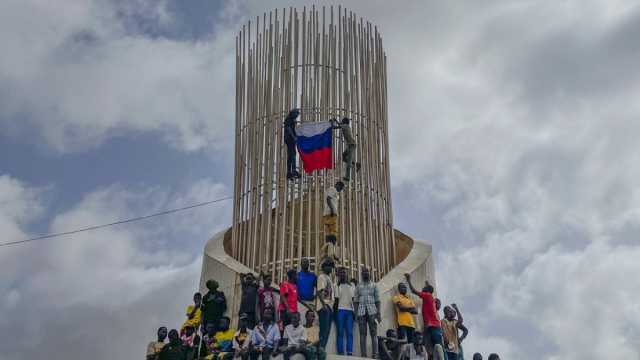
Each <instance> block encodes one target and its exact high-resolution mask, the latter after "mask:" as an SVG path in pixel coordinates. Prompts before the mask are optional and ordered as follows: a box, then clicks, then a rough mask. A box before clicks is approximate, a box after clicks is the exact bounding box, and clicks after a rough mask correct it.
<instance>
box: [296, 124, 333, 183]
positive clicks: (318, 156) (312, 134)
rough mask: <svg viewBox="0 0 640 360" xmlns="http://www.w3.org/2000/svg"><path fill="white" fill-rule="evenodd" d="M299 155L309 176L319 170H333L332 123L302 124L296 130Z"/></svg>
mask: <svg viewBox="0 0 640 360" xmlns="http://www.w3.org/2000/svg"><path fill="white" fill-rule="evenodd" d="M296 136H297V137H298V141H297V145H298V153H300V159H302V163H303V167H304V172H306V173H307V174H309V173H311V172H313V171H314V170H319V169H333V161H332V156H331V154H332V152H331V145H332V143H333V141H332V140H333V133H332V129H331V122H329V121H321V122H309V123H301V124H299V125H298V127H297V128H296Z"/></svg>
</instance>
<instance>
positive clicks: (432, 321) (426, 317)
mask: <svg viewBox="0 0 640 360" xmlns="http://www.w3.org/2000/svg"><path fill="white" fill-rule="evenodd" d="M404 276H405V277H406V278H407V284H409V288H410V289H411V292H413V293H414V294H415V295H417V296H419V297H420V298H421V299H422V320H423V323H424V340H425V344H426V345H427V347H428V349H429V350H430V351H431V349H433V351H435V352H437V353H438V354H440V358H444V354H441V352H443V351H444V340H443V335H442V327H441V325H440V317H439V316H438V310H437V309H436V299H435V298H434V297H433V291H434V289H433V286H431V284H430V283H429V282H428V281H425V285H424V288H423V289H422V291H417V290H416V289H415V288H414V287H413V284H412V283H411V275H409V274H404ZM437 346H439V348H436V347H437Z"/></svg>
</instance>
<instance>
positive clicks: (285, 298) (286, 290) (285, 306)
mask: <svg viewBox="0 0 640 360" xmlns="http://www.w3.org/2000/svg"><path fill="white" fill-rule="evenodd" d="M297 278H298V272H297V271H296V270H295V269H289V271H287V280H285V281H283V282H282V283H280V305H279V307H278V311H279V312H280V321H282V323H283V324H284V326H287V325H289V323H290V321H291V320H290V319H289V317H290V315H291V314H292V313H297V312H298V287H297V286H296V283H297Z"/></svg>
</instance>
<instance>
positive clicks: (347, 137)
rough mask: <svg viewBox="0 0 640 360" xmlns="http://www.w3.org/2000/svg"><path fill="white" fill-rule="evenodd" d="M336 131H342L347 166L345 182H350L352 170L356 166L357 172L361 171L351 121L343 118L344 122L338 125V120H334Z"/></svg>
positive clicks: (344, 159)
mask: <svg viewBox="0 0 640 360" xmlns="http://www.w3.org/2000/svg"><path fill="white" fill-rule="evenodd" d="M331 122H332V123H333V128H334V129H340V131H341V132H342V140H343V141H344V151H343V152H342V161H343V162H344V165H345V171H344V178H343V180H344V181H345V182H349V181H350V180H351V173H352V169H353V167H354V166H355V167H356V171H359V170H360V163H356V162H355V156H356V139H355V138H354V137H353V132H351V126H350V125H349V124H350V123H351V119H349V118H346V117H345V118H342V121H340V123H338V121H337V120H336V119H332V120H331Z"/></svg>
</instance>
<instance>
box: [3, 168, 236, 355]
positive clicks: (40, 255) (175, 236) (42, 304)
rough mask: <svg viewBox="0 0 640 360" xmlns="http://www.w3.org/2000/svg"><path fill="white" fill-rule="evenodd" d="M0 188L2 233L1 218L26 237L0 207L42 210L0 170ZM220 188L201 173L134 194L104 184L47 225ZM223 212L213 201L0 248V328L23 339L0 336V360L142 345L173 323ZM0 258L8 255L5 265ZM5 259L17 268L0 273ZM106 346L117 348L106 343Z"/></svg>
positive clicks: (162, 204)
mask: <svg viewBox="0 0 640 360" xmlns="http://www.w3.org/2000/svg"><path fill="white" fill-rule="evenodd" d="M7 184H9V185H10V186H8V185H7ZM0 189H2V190H0V199H3V200H6V199H9V201H2V202H0V218H2V219H5V221H0V230H2V232H3V233H4V230H5V224H10V225H11V226H12V227H14V228H17V229H18V230H19V231H20V233H21V234H20V235H19V237H20V238H25V237H27V234H28V232H27V231H26V230H25V229H27V225H28V224H24V223H18V220H17V218H15V217H14V218H8V217H7V216H6V215H4V214H7V213H10V212H11V211H12V209H14V208H16V209H24V208H40V207H42V204H41V203H42V200H41V199H40V198H38V197H37V196H36V197H34V196H32V195H31V194H33V193H37V191H36V190H34V189H31V188H29V186H27V185H25V184H23V183H21V182H20V181H18V180H16V179H13V178H11V177H9V176H3V177H1V178H0ZM8 189H9V190H8ZM226 191H227V190H226V188H225V187H224V186H222V185H220V184H217V183H214V182H211V181H209V180H206V179H203V180H200V181H197V182H195V183H193V184H190V185H189V186H188V187H185V188H183V189H180V190H178V191H167V190H166V189H160V188H155V189H149V190H146V191H138V190H137V189H131V190H129V189H126V188H123V187H122V186H119V185H114V186H110V187H107V188H104V189H98V190H96V191H94V192H92V193H89V194H86V195H85V196H84V197H83V198H82V200H81V201H80V202H79V203H77V204H76V205H74V206H73V208H71V209H69V210H67V211H65V212H63V213H61V214H59V215H56V216H55V217H54V218H53V219H52V220H51V223H50V224H51V225H50V231H52V232H61V231H68V230H72V229H76V228H80V227H85V226H87V225H95V224H103V223H107V222H111V221H114V220H119V219H124V218H128V217H132V216H136V215H140V214H148V213H152V212H156V211H158V210H160V209H166V208H169V207H176V206H184V205H189V204H191V203H193V202H201V201H206V200H211V199H215V198H219V197H220V195H221V193H225V192H226ZM216 208H217V209H216ZM229 211H230V204H225V203H220V204H215V205H211V206H209V207H208V208H200V209H193V210H189V211H188V212H184V213H178V214H174V215H172V216H166V217H163V218H156V219H150V220H146V221H142V222H137V223H130V224H126V225H120V226H114V227H109V228H103V229H100V230H95V231H90V232H84V233H79V234H75V235H72V236H67V237H64V238H57V239H49V240H46V241H41V242H34V243H28V244H25V245H23V246H16V247H8V248H2V249H1V250H2V252H1V253H0V256H2V257H3V258H2V260H3V261H2V263H3V279H5V275H7V277H6V279H5V280H7V281H6V282H5V281H3V282H2V287H1V288H0V290H1V291H0V307H1V309H2V313H3V314H5V316H3V318H2V320H0V331H2V332H3V333H13V334H15V337H16V338H25V339H29V341H28V342H21V341H17V342H16V341H14V340H13V338H12V339H11V340H8V342H5V343H3V345H2V348H3V359H5V358H7V359H22V358H26V357H32V356H37V354H39V353H41V351H42V349H43V348H56V346H63V345H64V346H63V347H64V350H60V351H56V352H52V353H49V354H48V356H49V357H50V358H53V359H73V358H82V357H83V356H84V354H85V353H88V352H91V351H93V349H96V351H98V352H97V353H95V354H94V355H93V357H94V358H97V359H113V358H128V357H130V356H131V354H132V353H135V349H138V348H139V349H143V348H144V344H145V342H146V341H150V340H151V339H152V337H153V335H154V333H155V329H157V327H158V326H160V325H166V326H169V327H178V326H179V325H180V324H181V321H182V320H183V319H182V317H183V315H182V311H183V307H184V306H186V305H187V304H188V303H189V302H190V301H191V296H192V294H193V292H195V291H196V290H197V286H198V281H199V273H200V264H201V259H200V256H199V254H200V252H201V249H202V247H203V244H204V243H205V242H206V240H207V239H208V238H209V236H211V235H212V234H213V233H214V232H215V231H216V229H219V228H221V226H224V225H226V224H225V220H226V218H225V217H222V216H218V215H219V214H224V213H228V212H229ZM185 218H189V219H190V220H185ZM194 224H195V225H197V226H194ZM158 243H160V244H162V245H161V246H158V245H157V244H158ZM9 258H15V259H16V260H14V261H13V262H7V260H9ZM14 266H15V267H16V268H17V269H19V271H15V272H12V273H11V274H9V273H8V271H6V270H4V269H5V267H6V268H7V270H13V269H14ZM81 328H82V329H83V330H80V329H81ZM52 333H55V335H54V336H52ZM100 338H102V339H108V343H109V344H111V346H110V347H109V346H102V345H96V342H99V339H100ZM114 343H117V344H120V346H118V347H115V348H114V347H113V344H114ZM56 344H59V345H56ZM106 345H108V344H106ZM96 346H97V348H96ZM140 351H142V350H140ZM5 356H6V357H5Z"/></svg>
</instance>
